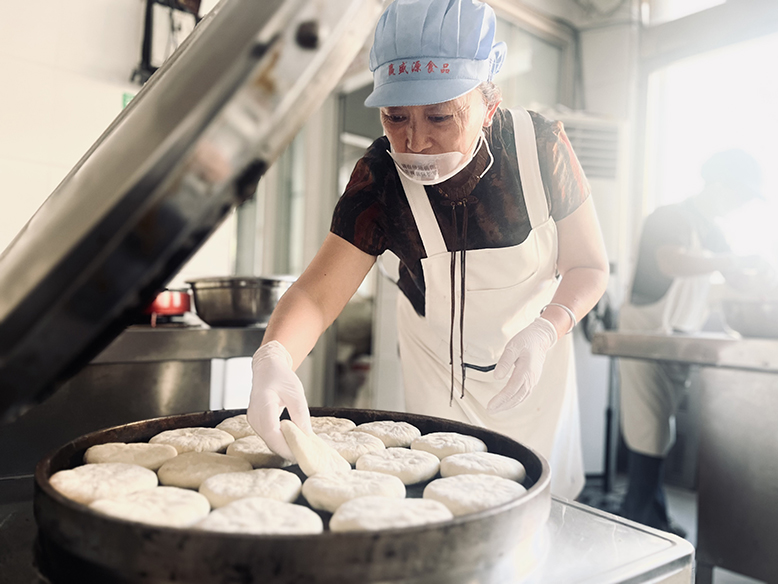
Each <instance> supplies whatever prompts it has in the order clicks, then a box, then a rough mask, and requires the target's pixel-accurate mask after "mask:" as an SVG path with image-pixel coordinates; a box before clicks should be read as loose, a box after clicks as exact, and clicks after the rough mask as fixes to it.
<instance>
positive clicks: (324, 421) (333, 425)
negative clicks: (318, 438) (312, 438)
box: [311, 416, 357, 434]
mask: <svg viewBox="0 0 778 584" xmlns="http://www.w3.org/2000/svg"><path fill="white" fill-rule="evenodd" d="M311 427H312V428H313V432H314V434H324V433H327V434H331V433H332V432H350V431H351V430H353V429H354V428H356V427H357V425H356V424H355V423H354V422H352V421H351V420H349V419H348V418H336V417H334V416H314V417H312V418H311Z"/></svg>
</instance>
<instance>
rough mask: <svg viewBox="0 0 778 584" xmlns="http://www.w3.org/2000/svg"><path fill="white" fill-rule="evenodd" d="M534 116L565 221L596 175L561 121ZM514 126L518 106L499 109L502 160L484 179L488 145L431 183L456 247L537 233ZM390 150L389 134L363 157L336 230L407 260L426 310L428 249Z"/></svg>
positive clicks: (418, 303)
mask: <svg viewBox="0 0 778 584" xmlns="http://www.w3.org/2000/svg"><path fill="white" fill-rule="evenodd" d="M530 116H531V117H532V122H533V125H534V127H535V136H536V142H537V146H538V159H539V161H540V173H541V176H542V179H543V186H544V188H545V191H546V200H547V201H548V207H549V211H550V213H551V216H552V217H553V218H554V220H555V221H559V220H560V219H563V218H565V217H567V216H568V215H569V214H570V213H572V212H573V211H575V210H576V209H577V208H578V207H579V206H580V205H581V204H582V203H583V202H584V201H585V200H586V198H587V197H588V196H589V193H590V188H589V183H588V181H587V180H586V177H585V176H584V173H583V170H582V168H581V165H580V163H579V162H578V159H577V158H576V156H575V153H574V152H573V149H572V147H571V146H570V142H569V140H568V139H567V135H566V134H565V131H564V129H563V127H562V124H561V122H556V121H551V120H548V119H547V118H545V117H543V116H541V115H540V114H537V113H535V112H530ZM513 129H514V128H513V118H512V116H511V113H510V111H508V110H503V109H499V110H498V111H497V113H496V114H495V116H494V118H493V120H492V125H491V126H490V127H488V128H486V129H485V134H486V140H487V142H488V144H489V148H490V149H491V152H492V155H493V157H494V164H493V165H492V167H491V168H490V169H489V170H488V172H487V173H486V174H485V175H484V176H483V178H481V179H480V180H478V178H477V177H478V175H480V174H481V173H482V172H483V171H484V169H486V167H487V165H488V163H489V154H488V152H487V150H486V148H485V147H484V146H483V145H482V146H481V148H480V149H479V150H478V152H477V153H476V156H475V157H474V159H473V161H472V162H471V163H470V164H469V165H468V166H467V167H466V169H465V171H463V172H460V173H459V174H457V175H456V176H454V177H452V178H451V179H449V180H447V181H445V182H443V183H440V184H438V185H434V186H426V187H425V190H426V191H427V196H428V197H429V199H430V203H431V204H432V209H433V211H434V213H435V217H436V219H437V221H438V225H439V226H440V229H441V232H442V234H443V239H444V241H445V242H446V246H447V248H448V249H449V251H458V250H461V249H465V250H473V249H489V248H500V247H511V246H515V245H519V244H520V243H522V242H523V241H524V240H525V239H526V238H527V235H529V232H530V229H531V226H530V222H529V217H528V215H527V207H526V205H525V203H524V195H523V193H522V190H521V181H520V179H519V166H518V161H517V159H516V147H515V142H514V136H513ZM387 150H389V140H388V139H387V138H386V137H385V136H382V137H381V138H378V139H377V140H376V141H375V142H373V144H371V145H370V147H369V148H368V149H367V152H366V153H365V155H364V156H363V157H362V158H361V159H360V160H359V161H358V162H357V164H356V166H355V167H354V171H353V173H352V174H351V180H350V181H349V183H348V186H347V187H346V191H345V192H344V193H343V196H342V197H341V198H340V201H338V204H337V206H336V207H335V212H334V216H333V219H332V226H331V231H332V232H333V233H334V234H335V235H338V236H340V237H342V238H343V239H345V240H346V241H348V242H350V243H351V244H353V245H355V246H356V247H357V248H359V249H360V250H362V251H364V252H365V253H368V254H370V255H375V256H378V255H380V254H382V253H383V252H384V251H386V250H391V251H392V252H393V253H394V254H395V255H396V256H397V257H398V258H399V259H400V262H401V263H400V281H399V287H400V289H401V290H402V291H403V293H404V294H405V295H406V296H407V297H408V299H409V300H410V301H411V303H412V304H413V307H414V308H415V309H416V312H418V313H419V314H420V315H424V276H423V272H422V267H421V259H422V258H425V257H427V256H426V254H425V252H424V246H423V245H422V242H421V237H420V236H419V231H418V229H417V228H416V223H415V221H414V219H413V214H412V212H411V208H410V206H409V204H408V200H407V198H406V197H405V192H404V191H403V188H402V185H401V183H400V177H399V176H398V174H397V169H396V168H395V166H394V162H393V160H392V159H391V157H390V156H389V154H388V153H387ZM462 202H464V203H466V204H464V205H463V204H461V203H462ZM457 203H459V204H457ZM465 213H466V214H467V217H465V215H464V214H465Z"/></svg>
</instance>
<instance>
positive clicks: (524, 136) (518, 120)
mask: <svg viewBox="0 0 778 584" xmlns="http://www.w3.org/2000/svg"><path fill="white" fill-rule="evenodd" d="M510 112H511V115H512V116H513V138H514V142H515V143H516V157H517V158H518V159H519V179H520V180H521V190H522V192H523V193H524V204H525V205H526V206H527V214H528V215H529V222H530V225H531V226H532V228H533V229H534V228H535V227H537V226H538V225H541V224H543V223H545V222H546V221H547V220H548V217H549V211H548V201H546V191H545V189H544V188H543V178H542V177H541V175H540V162H539V161H538V145H537V142H536V140H535V126H534V124H533V123H532V118H531V117H530V115H529V112H528V111H527V110H525V109H524V108H515V109H511V110H510Z"/></svg>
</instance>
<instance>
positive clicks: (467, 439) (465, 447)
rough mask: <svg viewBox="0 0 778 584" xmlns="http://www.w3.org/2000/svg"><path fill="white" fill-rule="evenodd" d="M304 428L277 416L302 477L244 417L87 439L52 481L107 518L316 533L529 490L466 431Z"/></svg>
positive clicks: (409, 518) (400, 426)
mask: <svg viewBox="0 0 778 584" xmlns="http://www.w3.org/2000/svg"><path fill="white" fill-rule="evenodd" d="M311 423H312V426H313V431H314V433H313V434H307V433H305V432H303V431H302V430H300V429H299V428H298V427H297V426H296V425H295V424H293V423H292V422H290V421H289V420H283V421H282V422H281V430H282V432H283V434H284V437H285V438H286V441H287V443H288V444H289V448H290V450H291V451H292V453H293V454H294V456H295V458H296V459H297V460H296V461H295V462H296V464H297V465H298V466H299V470H300V471H301V472H299V473H296V472H290V470H284V469H290V467H291V470H296V469H295V468H294V467H292V465H293V464H294V462H292V461H288V460H284V459H283V458H281V457H280V456H278V455H277V454H275V453H273V452H272V451H271V450H270V449H269V448H268V447H267V445H266V444H265V443H264V441H263V440H262V439H261V438H260V437H259V436H258V435H257V434H256V432H255V431H254V430H253V429H252V428H251V426H250V425H249V424H248V421H247V419H246V416H245V414H244V415H239V416H235V417H232V418H228V419H226V420H224V421H223V422H221V423H220V424H219V425H218V426H216V428H179V429H176V430H167V431H165V432H161V433H160V434H157V435H156V436H154V437H153V438H151V440H149V442H148V443H145V442H144V443H128V444H124V443H108V444H99V445H96V446H92V447H91V448H89V449H88V450H87V451H86V453H85V455H84V462H85V464H84V465H83V466H79V467H76V468H73V469H70V470H63V471H59V472H57V473H55V474H54V475H52V477H51V485H52V486H53V487H54V488H55V489H56V490H57V491H59V492H60V493H62V494H63V495H65V496H66V497H69V498H70V499H73V500H75V501H77V502H79V503H82V504H84V505H88V506H89V507H91V508H92V509H94V510H95V511H97V512H100V513H104V514H106V515H109V516H112V517H117V518H121V519H125V520H129V521H137V522H141V523H147V524H151V525H156V526H168V527H187V528H194V529H203V530H208V531H218V532H232V533H253V534H314V533H320V532H322V531H323V530H324V522H323V521H322V517H325V518H328V519H329V525H328V527H329V529H330V530H331V531H372V530H383V529H392V528H399V527H408V526H412V525H421V524H426V523H436V522H440V521H446V520H449V519H451V518H453V517H454V516H459V515H465V514H467V513H474V512H476V511H481V510H483V509H487V508H490V507H493V506H495V505H499V504H502V503H505V502H508V501H511V500H513V499H516V498H518V497H520V496H521V495H522V494H524V493H525V492H526V489H525V488H524V487H523V486H522V485H521V481H522V480H524V477H525V474H526V473H525V470H524V467H523V465H522V464H521V463H520V462H519V461H517V460H515V459H513V458H509V457H506V456H502V455H499V454H493V453H489V452H487V451H486V450H487V448H486V444H484V442H483V441H481V440H480V439H478V438H475V437H473V436H467V435H464V434H457V433H453V432H434V433H430V434H425V435H423V436H422V435H421V432H420V431H419V430H418V428H416V427H415V426H413V425H411V424H409V423H407V422H394V421H376V422H368V423H365V424H360V425H359V426H357V425H356V424H355V423H354V422H352V421H351V420H348V419H345V418H335V417H313V418H311ZM352 466H353V467H355V468H352ZM300 476H303V478H304V481H303V480H301V479H300ZM438 476H439V478H435V477H438ZM414 485H415V486H419V485H423V492H422V497H421V498H418V497H415V498H412V497H408V496H407V494H408V493H407V490H406V486H410V487H411V488H414V487H413V486H414ZM306 503H307V504H306ZM314 510H318V511H319V512H318V513H317V512H316V511H314ZM330 514H332V515H330Z"/></svg>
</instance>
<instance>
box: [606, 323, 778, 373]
mask: <svg viewBox="0 0 778 584" xmlns="http://www.w3.org/2000/svg"><path fill="white" fill-rule="evenodd" d="M592 353H595V354H597V355H611V356H613V357H630V358H634V359H651V360H658V361H677V362H681V363H691V364H696V365H703V366H710V367H727V368H731V369H747V370H751V371H765V372H769V373H778V339H748V338H743V339H737V338H733V337H731V336H728V335H726V334H723V333H696V334H689V335H686V334H673V335H668V334H661V333H642V332H617V331H607V332H600V333H596V334H595V335H594V338H593V339H592Z"/></svg>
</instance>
